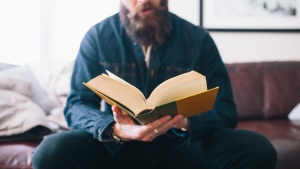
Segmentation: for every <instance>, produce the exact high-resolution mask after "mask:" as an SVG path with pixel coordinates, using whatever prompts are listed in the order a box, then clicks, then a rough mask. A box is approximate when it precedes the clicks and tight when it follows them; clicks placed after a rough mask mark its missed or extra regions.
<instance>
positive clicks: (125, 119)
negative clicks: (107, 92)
mask: <svg viewBox="0 0 300 169" xmlns="http://www.w3.org/2000/svg"><path fill="white" fill-rule="evenodd" d="M112 110H113V114H114V120H115V121H116V122H117V123H120V124H134V121H133V120H132V119H131V117H130V116H129V115H127V114H126V113H123V112H122V111H121V109H120V108H118V107H117V106H112Z"/></svg>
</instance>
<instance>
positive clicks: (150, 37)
mask: <svg viewBox="0 0 300 169" xmlns="http://www.w3.org/2000/svg"><path fill="white" fill-rule="evenodd" d="M105 70H109V71H111V72H113V73H114V74H116V75H118V76H119V77H121V78H123V79H124V80H126V81H127V82H129V83H131V84H133V85H134V86H136V87H137V88H138V89H140V90H141V91H143V93H144V95H145V96H149V94H150V93H151V92H152V90H153V89H154V88H155V87H156V86H157V85H159V84H160V83H162V82H163V81H165V80H166V79H169V78H171V77H174V76H176V75H179V74H182V73H185V72H188V71H190V70H195V71H198V72H200V73H201V74H203V75H205V76H206V78H207V84H208V88H212V87H215V86H219V87H220V90H219V94H218V98H217V100H216V103H215V106H214V108H213V110H211V111H209V112H206V113H204V114H201V115H197V116H193V117H190V118H183V117H182V116H181V115H176V116H174V117H170V116H164V117H162V118H160V119H158V120H156V121H154V122H151V123H149V124H147V125H143V126H142V125H139V124H137V123H136V122H135V121H134V120H132V119H131V118H130V117H129V116H127V115H124V114H122V113H121V111H120V109H119V108H117V107H116V106H113V107H110V106H109V105H107V104H106V105H105V107H101V106H100V102H101V99H100V98H99V97H98V96H97V95H95V94H94V93H93V92H92V91H90V90H89V89H88V88H87V87H85V86H84V85H82V82H87V81H89V80H90V79H92V78H94V77H96V76H97V75H99V74H101V73H103V72H105ZM119 94H120V95H122V93H119ZM124 97H126V96H124ZM249 104H250V103H249ZM65 117H66V119H67V121H68V124H69V125H70V127H71V128H72V130H70V131H67V132H62V133H58V134H54V135H52V136H48V137H47V138H45V139H44V141H43V142H42V143H41V144H40V145H39V147H38V148H37V150H36V151H35V153H34V157H33V166H34V168H36V169H38V168H42V169H45V168H51V169H53V168H55V169H59V168H70V169H75V168H82V169H83V168H84V169H88V168H108V169H114V168H116V169H118V168H122V169H125V168H128V169H135V168H136V169H140V168H143V169H144V168H149V169H150V168H173V169H174V168H187V169H193V168H198V169H200V168H203V169H210V168H232V169H233V168H247V169H250V168H251V169H271V168H274V166H275V162H276V152H275V150H274V148H273V147H272V145H271V144H270V143H269V141H268V140H267V139H265V138H264V137H262V136H260V135H258V134H256V133H252V132H250V131H239V130H235V129H233V128H234V127H235V126H236V124H237V113H236V108H235V104H234V102H233V98H232V92H231V86H230V82H229V78H228V75H227V72H226V69H225V67H224V64H223V62H222V60H221V58H220V55H219V53H218V50H217V48H216V46H215V44H214V42H213V40H212V39H211V37H210V36H209V34H208V33H207V32H205V31H204V30H203V29H201V28H199V27H197V26H194V25H192V24H190V23H188V22H187V21H185V20H183V19H181V18H179V17H177V16H176V15H174V14H171V13H169V12H168V5H167V0H121V10H120V13H119V14H116V15H113V16H111V17H109V18H107V19H106V20H104V21H102V22H100V23H98V24H96V25H95V26H93V27H92V28H91V29H90V30H89V31H88V32H87V34H86V35H85V37H84V39H83V41H82V43H81V47H80V50H79V53H78V56H77V59H76V62H75V66H74V71H73V75H72V81H71V92H70V95H69V96H68V100H67V106H66V108H65Z"/></svg>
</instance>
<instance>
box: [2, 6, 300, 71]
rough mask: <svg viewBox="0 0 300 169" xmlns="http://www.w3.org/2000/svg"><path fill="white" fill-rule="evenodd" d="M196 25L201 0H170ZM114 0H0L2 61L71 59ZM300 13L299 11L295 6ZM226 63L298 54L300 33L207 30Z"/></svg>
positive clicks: (110, 11) (289, 57)
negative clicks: (89, 30) (87, 32)
mask: <svg viewBox="0 0 300 169" xmlns="http://www.w3.org/2000/svg"><path fill="white" fill-rule="evenodd" d="M169 7H170V11H171V12H173V13H175V14H177V15H179V16H181V17H183V18H185V19H187V20H188V21H190V22H192V23H194V24H196V25H199V22H200V21H199V20H200V1H199V0H187V1H182V0H169ZM118 10H119V1H118V0H26V1H24V0H9V1H8V0H0V62H6V63H11V64H20V65H24V64H27V63H31V62H36V61H38V60H47V59H55V60H73V59H74V58H75V57H76V54H77V51H78V49H79V45H80V42H81V40H82V38H83V36H84V34H85V32H86V31H87V30H88V29H89V28H90V27H91V26H92V25H94V24H95V23H97V22H99V21H101V20H102V19H104V18H106V17H108V16H110V15H112V14H114V13H116V12H118ZM298 15H299V12H298ZM211 35H212V37H213V38H214V40H215V42H216V44H217V46H218V48H219V50H220V53H221V55H222V58H223V60H224V62H226V63H233V62H253V61H255V62H256V61H276V60H300V33H297V32H294V33H289V32H211Z"/></svg>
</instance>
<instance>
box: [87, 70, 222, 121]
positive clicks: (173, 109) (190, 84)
mask: <svg viewBox="0 0 300 169" xmlns="http://www.w3.org/2000/svg"><path fill="white" fill-rule="evenodd" d="M83 84H84V85H85V86H87V87H88V88H89V89H91V90H92V91H93V92H95V93H96V94H97V95H98V96H100V97H101V98H102V99H104V100H105V101H106V102H107V103H108V104H110V105H117V106H118V107H119V108H120V109H121V110H122V111H123V112H125V113H127V114H128V115H130V116H131V117H132V118H134V119H136V120H137V121H138V122H139V123H140V124H143V125H144V124H147V123H149V122H152V121H154V120H157V119H159V118H160V117H162V116H164V115H172V116H173V115H176V114H178V113H179V114H182V115H183V116H184V117H189V116H193V115H196V114H199V113H203V112H206V111H209V110H211V109H212V108H213V106H214V103H215V100H216V97H217V93H218V90H219V87H215V88H212V89H210V90H207V85H206V78H205V76H203V75H201V74H200V73H197V72H195V71H190V72H188V73H184V74H181V75H178V76H176V77H173V78H171V79H168V80H166V81H164V82H163V83H161V84H160V85H158V86H157V87H156V88H155V89H154V90H153V91H152V93H151V94H150V96H149V98H147V99H146V98H145V96H144V95H143V93H142V92H141V91H140V90H139V89H137V88H136V87H134V86H133V85H131V84H129V83H128V82H126V81H125V80H123V79H121V78H119V77H118V76H116V75H114V74H113V73H111V72H109V71H107V74H101V75H99V76H97V77H95V78H93V79H91V80H90V81H89V82H87V83H85V82H83Z"/></svg>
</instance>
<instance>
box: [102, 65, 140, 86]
mask: <svg viewBox="0 0 300 169" xmlns="http://www.w3.org/2000/svg"><path fill="white" fill-rule="evenodd" d="M100 65H101V66H102V67H103V68H104V69H105V70H108V71H110V72H111V73H113V74H115V75H117V76H118V77H120V78H122V79H123V80H125V81H127V82H128V83H130V84H133V85H135V84H136V79H137V74H136V64H135V63H109V62H100Z"/></svg>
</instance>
